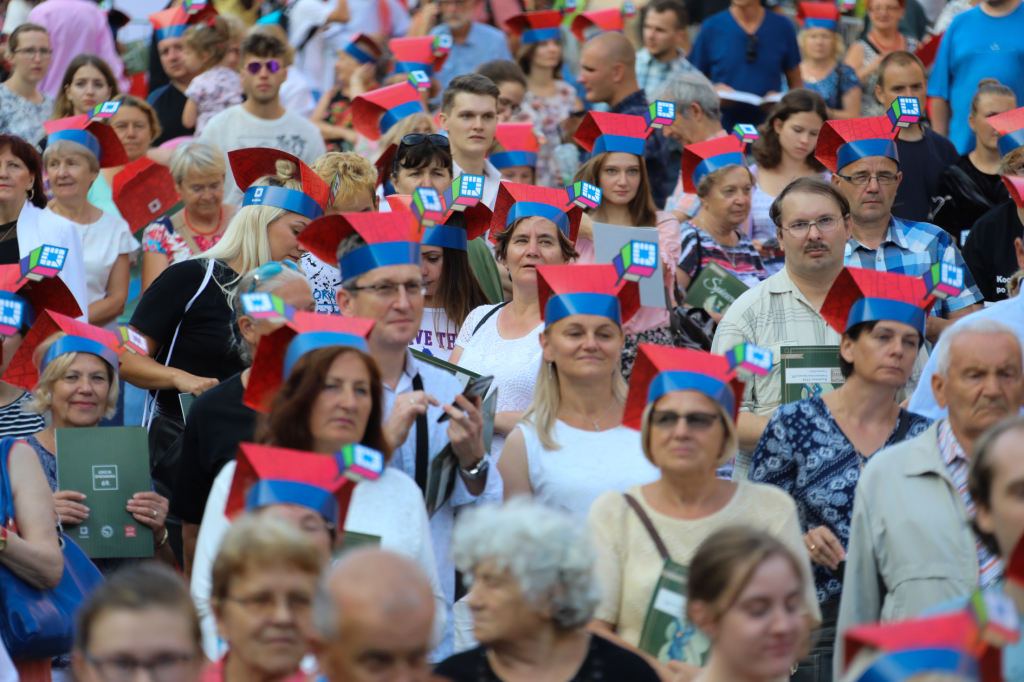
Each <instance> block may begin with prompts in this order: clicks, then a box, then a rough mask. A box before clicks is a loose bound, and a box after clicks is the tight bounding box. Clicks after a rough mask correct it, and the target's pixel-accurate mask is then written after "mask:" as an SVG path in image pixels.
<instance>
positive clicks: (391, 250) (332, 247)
mask: <svg viewBox="0 0 1024 682" xmlns="http://www.w3.org/2000/svg"><path fill="white" fill-rule="evenodd" d="M351 234H358V235H359V236H360V237H362V238H363V240H365V241H366V246H361V247H359V248H358V249H355V250H353V251H349V252H348V253H346V254H345V255H344V256H343V257H342V258H341V260H340V261H338V267H339V268H340V269H341V277H342V282H347V281H348V280H350V279H352V278H353V277H358V276H359V275H362V274H364V273H367V272H369V271H370V270H373V269H375V268H381V267H384V266H386V265H405V264H410V265H417V266H418V265H419V264H420V239H421V238H422V235H423V228H422V227H421V226H420V224H419V223H418V222H417V221H416V217H415V216H413V214H412V213H411V212H406V211H399V212H397V213H343V214H341V215H329V216H324V217H323V218H320V219H319V220H314V221H313V222H311V223H310V224H309V225H307V226H306V229H304V230H303V231H302V233H301V234H300V235H299V243H300V244H302V245H303V246H304V247H306V249H308V250H309V251H310V252H311V253H312V254H313V255H314V256H316V257H317V258H319V259H320V260H322V261H324V262H325V263H333V262H335V261H336V260H337V258H338V256H337V253H338V245H339V244H340V243H341V240H342V239H344V238H345V237H348V236H349V235H351Z"/></svg>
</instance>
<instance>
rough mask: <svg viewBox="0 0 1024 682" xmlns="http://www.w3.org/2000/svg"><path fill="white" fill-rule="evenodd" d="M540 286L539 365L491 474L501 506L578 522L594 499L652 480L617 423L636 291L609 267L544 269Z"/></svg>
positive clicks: (629, 433) (633, 437)
mask: <svg viewBox="0 0 1024 682" xmlns="http://www.w3.org/2000/svg"><path fill="white" fill-rule="evenodd" d="M537 289H538V292H537V293H538V297H539V299H540V307H541V310H542V311H543V319H544V331H543V333H542V334H541V335H540V345H541V352H542V356H541V357H542V362H541V365H540V368H539V370H538V372H537V383H536V384H535V385H534V390H533V402H532V403H530V406H529V407H528V408H527V409H526V412H525V413H523V418H522V419H521V420H520V422H519V424H518V425H517V426H516V428H515V430H514V431H513V432H512V433H511V434H510V435H509V437H508V440H506V441H505V447H504V449H503V450H502V453H501V459H499V460H498V471H500V472H501V478H502V480H503V481H504V484H505V499H506V500H510V499H512V498H513V497H517V496H522V495H532V496H533V497H534V498H535V499H537V500H538V501H540V502H543V503H544V504H546V505H548V506H551V507H555V508H560V509H564V510H566V511H568V512H569V513H571V514H572V515H573V516H575V517H577V518H584V517H586V515H587V512H588V511H590V506H591V504H592V503H593V502H594V500H595V499H596V498H597V496H598V495H600V494H601V493H603V492H605V491H608V490H618V491H619V492H622V491H624V490H626V489H627V488H629V487H631V486H633V485H634V484H638V483H650V482H651V481H654V480H657V478H658V475H659V474H658V470H657V469H656V468H655V467H654V466H653V465H652V464H651V463H650V462H648V461H647V460H646V459H645V458H644V457H643V456H642V453H641V452H640V441H639V438H638V434H637V432H636V431H635V430H633V429H629V428H626V427H624V426H623V425H622V414H623V408H624V407H625V402H626V382H625V380H624V379H623V378H622V372H621V371H620V370H619V360H620V356H621V354H622V344H623V342H624V341H625V338H626V337H625V334H624V333H623V331H622V327H623V325H624V324H625V323H626V322H627V321H628V320H629V318H631V317H632V316H633V315H634V314H636V311H637V310H638V309H639V302H640V301H639V290H638V288H637V285H636V284H635V283H632V282H619V278H618V275H617V274H616V272H615V266H613V265H542V266H540V267H538V268H537Z"/></svg>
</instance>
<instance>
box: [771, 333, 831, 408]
mask: <svg viewBox="0 0 1024 682" xmlns="http://www.w3.org/2000/svg"><path fill="white" fill-rule="evenodd" d="M779 360H780V363H781V365H780V366H781V368H782V372H781V373H780V374H781V375H782V379H781V381H782V402H783V403H795V402H796V401H798V400H804V399H806V398H813V397H815V396H823V395H825V394H826V393H831V392H832V391H834V390H836V389H837V388H839V387H840V386H841V385H842V384H843V383H845V382H846V380H845V379H843V373H842V372H841V371H839V346H784V347H782V348H780V349H779Z"/></svg>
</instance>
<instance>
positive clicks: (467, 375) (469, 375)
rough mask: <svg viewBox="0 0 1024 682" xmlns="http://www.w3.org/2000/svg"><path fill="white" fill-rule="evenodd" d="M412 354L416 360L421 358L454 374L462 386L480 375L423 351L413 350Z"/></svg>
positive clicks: (464, 386)
mask: <svg viewBox="0 0 1024 682" xmlns="http://www.w3.org/2000/svg"><path fill="white" fill-rule="evenodd" d="M412 355H413V357H414V358H416V359H417V360H422V361H423V362H425V363H427V364H428V365H433V366H434V367H439V368H440V369H443V370H444V371H446V372H449V373H451V374H454V375H455V378H456V379H458V380H459V383H460V384H462V388H466V384H468V383H469V380H470V379H478V378H480V375H479V374H477V373H476V372H470V371H469V370H468V369H463V368H462V367H459V366H458V365H453V364H452V363H450V362H446V361H445V360H441V359H440V358H435V357H434V356H433V355H427V354H426V353H424V352H423V351H420V350H413V351H412Z"/></svg>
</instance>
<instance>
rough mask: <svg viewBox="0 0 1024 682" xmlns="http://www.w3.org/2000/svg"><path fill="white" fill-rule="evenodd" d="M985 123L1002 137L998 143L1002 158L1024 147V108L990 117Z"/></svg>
mask: <svg viewBox="0 0 1024 682" xmlns="http://www.w3.org/2000/svg"><path fill="white" fill-rule="evenodd" d="M985 121H986V122H987V123H988V124H989V125H991V126H992V127H993V128H995V129H996V130H997V131H999V134H1000V135H1002V137H1000V138H999V142H997V143H996V147H997V148H998V149H999V155H1000V156H1006V155H1007V154H1009V153H1010V152H1012V151H1013V150H1014V149H1016V148H1017V147H1024V107H1020V108H1019V109H1013V110H1012V111H1005V112H1003V113H1001V114H996V115H995V116H989V117H988V118H986V119H985Z"/></svg>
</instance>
